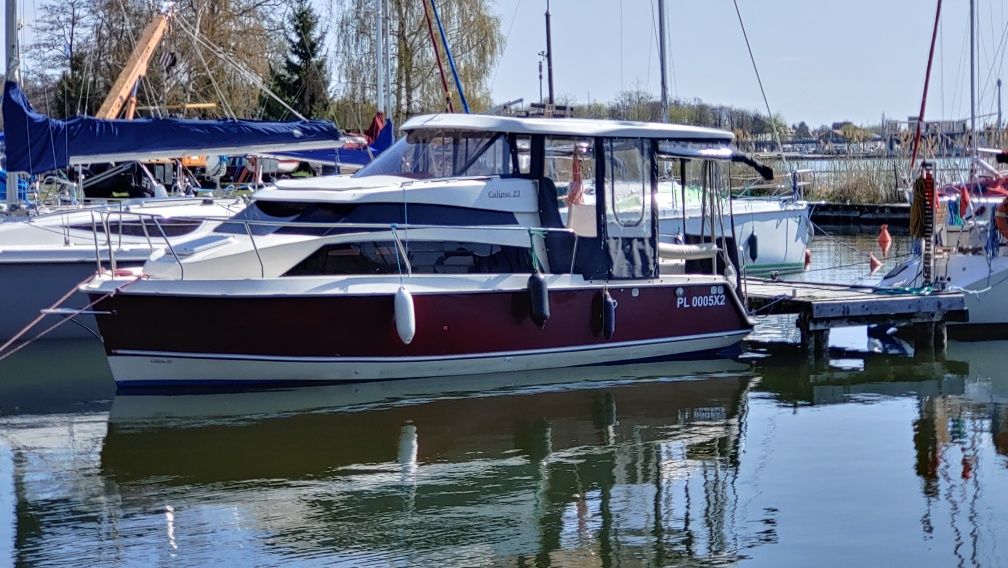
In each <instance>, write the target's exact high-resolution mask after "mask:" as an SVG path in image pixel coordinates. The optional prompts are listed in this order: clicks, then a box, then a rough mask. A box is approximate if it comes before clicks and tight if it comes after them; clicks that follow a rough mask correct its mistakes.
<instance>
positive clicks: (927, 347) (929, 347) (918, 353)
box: [911, 322, 944, 360]
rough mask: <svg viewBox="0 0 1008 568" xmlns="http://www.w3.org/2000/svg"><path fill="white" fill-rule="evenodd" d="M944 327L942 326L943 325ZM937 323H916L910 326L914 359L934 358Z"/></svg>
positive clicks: (936, 341)
mask: <svg viewBox="0 0 1008 568" xmlns="http://www.w3.org/2000/svg"><path fill="white" fill-rule="evenodd" d="M943 327H944V326H943ZM936 328H937V325H936V324H935V323H933V322H931V323H918V324H914V325H913V326H912V327H911V333H912V335H913V342H914V358H915V359H925V360H932V359H934V355H935V351H936V347H937V343H938V337H937V334H938V331H937V329H936Z"/></svg>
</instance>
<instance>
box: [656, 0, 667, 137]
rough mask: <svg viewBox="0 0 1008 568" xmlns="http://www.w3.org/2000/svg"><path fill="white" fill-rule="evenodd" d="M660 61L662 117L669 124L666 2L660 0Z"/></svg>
mask: <svg viewBox="0 0 1008 568" xmlns="http://www.w3.org/2000/svg"><path fill="white" fill-rule="evenodd" d="M658 59H659V64H660V66H661V116H662V122H668V83H667V82H666V80H665V0H658Z"/></svg>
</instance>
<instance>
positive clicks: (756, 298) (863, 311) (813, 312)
mask: <svg viewBox="0 0 1008 568" xmlns="http://www.w3.org/2000/svg"><path fill="white" fill-rule="evenodd" d="M745 289H746V293H747V295H748V300H749V305H750V306H751V307H752V308H753V310H754V312H755V313H758V314H797V315H799V316H801V317H802V318H804V320H805V323H806V325H807V326H808V329H810V330H815V329H829V328H831V327H844V326H851V325H864V324H873V323H891V324H893V325H900V324H910V323H927V322H936V323H937V322H946V321H957V322H958V321H967V320H968V313H967V311H966V299H965V297H964V296H963V294H962V293H957V292H941V293H931V294H913V293H905V294H886V293H880V292H878V291H876V290H875V289H874V288H871V287H869V286H858V285H845V284H835V283H823V282H791V281H781V280H766V279H761V278H747V279H746V288H745Z"/></svg>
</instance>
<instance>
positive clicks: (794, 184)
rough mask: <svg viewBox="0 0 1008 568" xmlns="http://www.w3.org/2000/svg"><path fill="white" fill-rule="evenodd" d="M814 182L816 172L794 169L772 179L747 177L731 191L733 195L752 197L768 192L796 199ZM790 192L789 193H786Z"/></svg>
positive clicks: (799, 199)
mask: <svg viewBox="0 0 1008 568" xmlns="http://www.w3.org/2000/svg"><path fill="white" fill-rule="evenodd" d="M815 183H816V172H815V171H814V170H811V169H799V170H794V171H792V172H790V173H788V174H781V175H778V176H775V177H774V179H773V180H770V181H764V180H763V178H759V177H757V178H749V179H744V180H743V181H742V187H741V189H739V190H738V191H733V194H734V195H735V197H754V196H756V195H762V194H770V195H781V196H786V197H789V198H791V199H794V200H796V201H801V200H804V199H805V191H806V188H812V187H814V186H815ZM789 192H790V195H788V193H789Z"/></svg>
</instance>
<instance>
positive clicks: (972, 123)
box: [970, 0, 979, 170]
mask: <svg viewBox="0 0 1008 568" xmlns="http://www.w3.org/2000/svg"><path fill="white" fill-rule="evenodd" d="M970 128H971V129H972V134H973V135H972V136H971V137H970V138H972V140H973V159H974V160H976V159H977V158H978V157H979V152H978V150H977V144H978V143H979V141H978V140H977V129H976V0H970ZM973 167H975V164H974V165H973ZM970 169H971V170H972V169H973V168H970Z"/></svg>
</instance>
